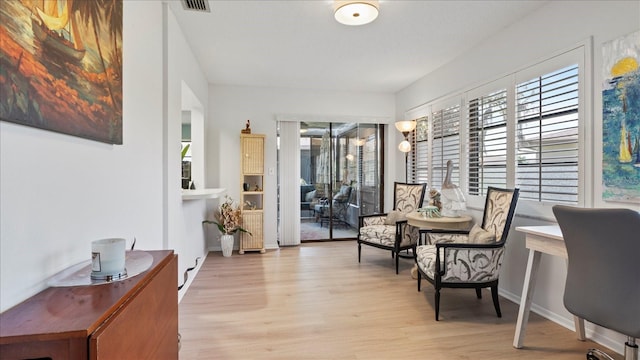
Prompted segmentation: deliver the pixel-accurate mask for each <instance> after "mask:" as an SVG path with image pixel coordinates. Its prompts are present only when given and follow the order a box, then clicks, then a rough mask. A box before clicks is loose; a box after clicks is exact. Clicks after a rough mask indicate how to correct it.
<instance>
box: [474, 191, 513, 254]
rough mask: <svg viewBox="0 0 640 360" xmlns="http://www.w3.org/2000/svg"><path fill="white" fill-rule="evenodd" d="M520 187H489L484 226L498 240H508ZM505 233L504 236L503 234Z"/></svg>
mask: <svg viewBox="0 0 640 360" xmlns="http://www.w3.org/2000/svg"><path fill="white" fill-rule="evenodd" d="M517 196H518V189H516V190H502V189H497V188H491V187H490V188H489V190H488V192H487V201H486V203H485V207H484V219H483V221H482V228H483V229H485V230H486V231H488V232H490V233H492V234H494V235H495V236H496V241H498V242H500V241H503V240H506V235H507V233H508V231H509V229H508V227H509V226H510V225H511V218H512V217H513V212H514V210H515V209H512V207H513V208H515V206H516V201H513V200H514V197H515V200H517ZM503 235H504V236H503Z"/></svg>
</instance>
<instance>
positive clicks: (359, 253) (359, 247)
mask: <svg viewBox="0 0 640 360" xmlns="http://www.w3.org/2000/svg"><path fill="white" fill-rule="evenodd" d="M361 254H362V244H361V243H358V262H360V255H361Z"/></svg>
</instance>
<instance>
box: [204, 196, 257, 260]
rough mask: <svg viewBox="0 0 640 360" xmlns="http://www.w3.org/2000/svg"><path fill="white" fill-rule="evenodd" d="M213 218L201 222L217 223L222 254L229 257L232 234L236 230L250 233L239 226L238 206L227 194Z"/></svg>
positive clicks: (240, 220) (231, 246) (240, 221)
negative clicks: (220, 234)
mask: <svg viewBox="0 0 640 360" xmlns="http://www.w3.org/2000/svg"><path fill="white" fill-rule="evenodd" d="M215 218H216V219H215V220H204V221H202V223H203V224H216V225H218V230H220V232H221V233H222V236H220V246H221V247H222V255H223V256H226V257H229V256H231V252H232V251H233V234H235V233H236V232H237V231H241V232H245V233H247V234H249V235H251V233H250V232H249V231H247V230H246V229H244V228H242V226H240V225H241V223H242V217H241V211H240V207H239V206H238V205H237V204H236V203H235V202H234V201H233V199H232V198H231V197H229V196H228V195H225V197H224V202H222V203H221V204H220V206H219V207H218V210H217V211H216V213H215Z"/></svg>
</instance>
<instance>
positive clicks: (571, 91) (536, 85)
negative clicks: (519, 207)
mask: <svg viewBox="0 0 640 360" xmlns="http://www.w3.org/2000/svg"><path fill="white" fill-rule="evenodd" d="M578 75H579V74H578V65H571V66H568V67H565V68H562V69H560V70H557V71H554V72H551V73H547V74H545V75H542V76H539V77H535V78H532V79H530V80H528V81H524V82H521V83H519V84H518V85H517V86H516V106H517V108H516V121H517V130H516V131H517V133H516V143H517V146H516V185H517V186H518V187H519V188H520V198H521V199H531V200H536V201H554V202H563V203H571V204H576V203H578V175H579V168H578V159H579V137H578V125H579V121H580V119H579V111H578V106H579V77H578Z"/></svg>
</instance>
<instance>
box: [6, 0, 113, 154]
mask: <svg viewBox="0 0 640 360" xmlns="http://www.w3.org/2000/svg"><path fill="white" fill-rule="evenodd" d="M0 44H2V46H1V48H0V95H1V96H0V119H1V120H4V121H9V122H13V123H17V124H22V125H27V126H33V127H37V128H41V129H46V130H51V131H56V132H60V133H64V134H69V135H73V136H79V137H82V138H86V139H91V140H96V141H101V142H106V143H110V144H122V0H111V1H97V0H96V1H93V0H92V1H85V0H2V1H0Z"/></svg>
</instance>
